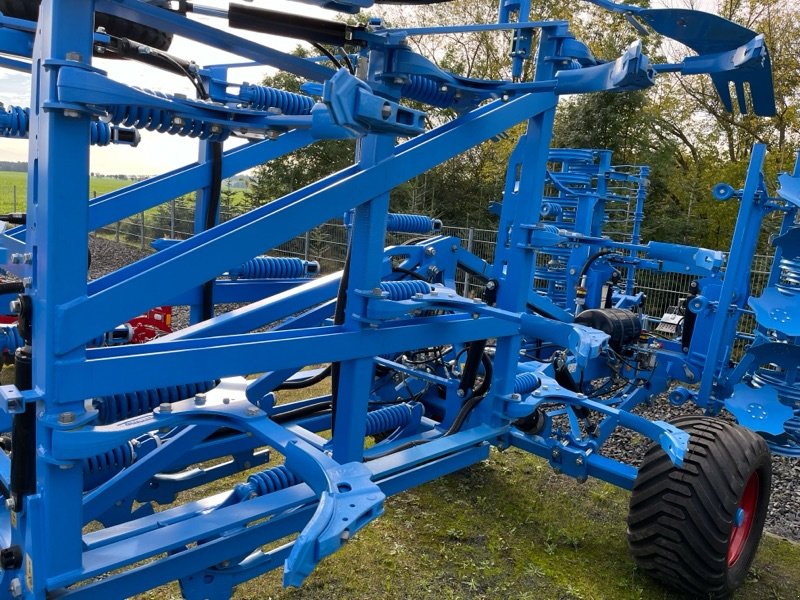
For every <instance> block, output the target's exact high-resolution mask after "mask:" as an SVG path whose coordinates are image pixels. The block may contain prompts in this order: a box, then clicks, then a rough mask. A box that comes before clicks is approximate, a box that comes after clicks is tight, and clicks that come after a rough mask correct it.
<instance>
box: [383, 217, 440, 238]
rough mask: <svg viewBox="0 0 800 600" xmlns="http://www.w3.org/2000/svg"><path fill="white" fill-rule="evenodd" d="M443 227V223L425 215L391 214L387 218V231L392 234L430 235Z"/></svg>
mask: <svg viewBox="0 0 800 600" xmlns="http://www.w3.org/2000/svg"><path fill="white" fill-rule="evenodd" d="M441 227H442V222H441V221H439V220H438V219H431V218H430V217H426V216H425V215H404V214H400V213H389V214H388V215H387V216H386V230H387V231H390V232H392V233H428V232H431V231H435V230H438V229H441Z"/></svg>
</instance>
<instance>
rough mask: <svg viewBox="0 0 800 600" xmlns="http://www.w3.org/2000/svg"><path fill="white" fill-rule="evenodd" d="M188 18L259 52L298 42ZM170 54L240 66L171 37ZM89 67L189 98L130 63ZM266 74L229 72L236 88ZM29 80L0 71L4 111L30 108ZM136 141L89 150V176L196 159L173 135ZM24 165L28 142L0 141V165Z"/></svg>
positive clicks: (184, 83)
mask: <svg viewBox="0 0 800 600" xmlns="http://www.w3.org/2000/svg"><path fill="white" fill-rule="evenodd" d="M203 4H204V5H206V6H214V7H215V8H225V7H227V1H224V2H221V1H220V0H203ZM253 4H254V5H255V6H259V5H260V6H261V7H264V8H267V7H268V8H270V9H274V10H281V11H284V12H293V11H296V10H297V7H300V8H301V9H302V12H303V14H305V15H307V16H313V17H317V18H327V19H333V18H335V15H336V14H337V13H335V12H332V11H328V10H323V9H321V8H317V7H315V6H308V5H304V4H297V3H295V2H288V1H285V0H270V1H269V2H264V1H263V0H262V1H261V2H256V3H253ZM191 18H192V19H193V20H196V21H200V22H202V23H204V24H206V25H210V26H213V27H215V28H217V29H221V30H223V31H228V32H230V33H234V34H236V35H239V36H241V37H247V38H248V39H251V40H253V41H256V42H259V43H261V44H263V45H265V46H270V47H272V48H276V49H278V50H283V51H285V52H290V51H291V50H292V49H293V48H294V47H295V46H296V45H297V44H298V42H297V41H296V40H291V39H286V38H279V37H275V36H269V35H262V34H257V33H252V32H249V31H243V30H236V29H230V28H228V27H227V24H226V21H225V20H223V19H217V18H213V17H206V16H200V15H192V16H191ZM169 52H170V54H173V55H175V56H179V57H181V58H184V59H186V60H193V61H194V62H196V63H197V64H199V65H204V66H208V65H214V64H223V63H237V62H243V60H242V59H241V58H240V57H237V56H235V55H233V54H229V53H227V52H222V51H220V50H216V49H211V48H208V47H207V46H205V45H203V44H198V43H196V42H193V41H190V40H187V39H185V38H179V37H176V38H175V39H174V41H173V43H172V46H171V47H170V50H169ZM92 64H93V65H94V66H96V67H98V68H100V69H103V70H105V71H107V72H108V75H109V77H111V78H112V79H115V80H117V81H120V82H122V83H126V84H129V85H135V86H139V87H143V88H148V89H152V90H158V91H162V92H166V93H170V94H175V93H182V94H186V95H187V96H189V97H194V95H195V92H194V88H193V87H192V86H191V84H190V83H189V81H188V79H186V78H183V77H180V76H177V75H172V74H170V73H167V72H165V71H162V70H160V69H155V68H153V67H149V66H146V65H143V64H141V63H137V62H135V61H118V60H108V59H97V58H95V59H93V61H92ZM266 74H267V69H266V68H265V67H264V66H258V67H255V68H248V69H236V70H232V71H231V72H230V75H231V77H230V79H231V80H232V81H237V82H245V81H247V82H250V83H258V82H260V81H261V80H262V79H263V77H264V76H265V75H266ZM30 86H31V78H30V75H27V74H23V73H18V72H15V71H8V70H2V69H0V102H2V103H3V104H5V105H7V106H8V105H14V106H30ZM141 133H142V141H141V143H140V144H139V146H138V147H137V148H131V147H129V146H114V145H111V146H106V147H103V148H97V147H92V151H91V170H92V172H98V173H106V174H117V173H121V174H126V175H152V174H155V173H161V172H164V171H168V170H171V169H175V168H177V167H179V166H181V165H185V164H188V163H191V162H194V161H195V159H196V157H197V151H198V144H197V141H196V140H191V139H187V138H182V137H180V136H176V135H167V134H163V133H162V134H159V133H152V132H148V131H142V132H141ZM241 143H244V142H242V141H240V140H235V139H231V140H229V141H227V142H226V143H225V149H226V150H227V149H228V148H233V147H235V146H236V145H237V144H241ZM27 159H28V141H27V140H12V139H7V138H0V160H5V161H26V160H27Z"/></svg>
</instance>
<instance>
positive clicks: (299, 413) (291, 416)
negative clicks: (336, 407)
mask: <svg viewBox="0 0 800 600" xmlns="http://www.w3.org/2000/svg"><path fill="white" fill-rule="evenodd" d="M329 409H331V410H329ZM327 413H331V414H332V413H333V410H332V404H331V402H330V401H328V400H326V401H324V402H316V403H314V404H309V405H308V406H303V407H301V408H295V409H293V410H287V411H286V412H282V413H278V414H276V415H270V417H269V418H270V419H271V420H272V421H273V422H275V423H279V424H280V423H288V422H289V421H294V420H296V419H302V418H303V417H310V416H311V415H323V414H327Z"/></svg>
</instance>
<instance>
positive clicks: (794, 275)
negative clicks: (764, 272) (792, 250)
mask: <svg viewBox="0 0 800 600" xmlns="http://www.w3.org/2000/svg"><path fill="white" fill-rule="evenodd" d="M778 264H779V265H780V268H781V277H780V281H778V283H776V284H775V287H776V288H778V289H779V290H780V291H782V292H783V293H784V294H788V295H790V296H798V295H800V257H798V256H793V257H790V258H781V260H780V262H779V263H778Z"/></svg>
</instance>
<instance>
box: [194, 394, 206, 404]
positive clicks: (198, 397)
mask: <svg viewBox="0 0 800 600" xmlns="http://www.w3.org/2000/svg"><path fill="white" fill-rule="evenodd" d="M194 403H195V404H196V405H197V406H203V405H204V404H205V403H206V395H205V394H204V393H202V392H201V393H199V394H195V395H194Z"/></svg>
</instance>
